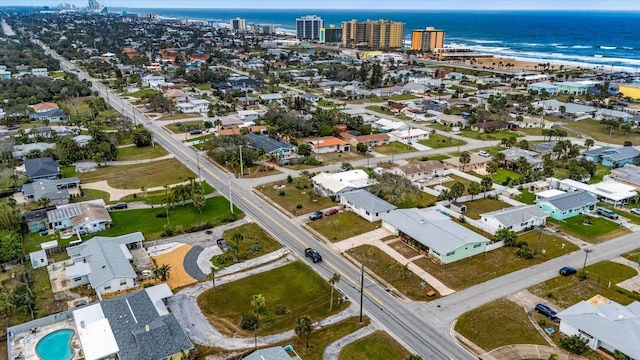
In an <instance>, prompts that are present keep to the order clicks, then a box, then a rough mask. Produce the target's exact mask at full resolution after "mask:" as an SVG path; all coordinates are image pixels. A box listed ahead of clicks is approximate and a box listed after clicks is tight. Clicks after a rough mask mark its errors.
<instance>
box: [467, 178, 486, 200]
mask: <svg viewBox="0 0 640 360" xmlns="http://www.w3.org/2000/svg"><path fill="white" fill-rule="evenodd" d="M467 192H468V193H469V195H471V201H473V197H474V196H476V195H478V194H480V193H481V192H482V186H481V185H480V184H478V183H477V182H475V181H472V182H471V184H469V187H468V188H467Z"/></svg>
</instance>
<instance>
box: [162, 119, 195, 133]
mask: <svg viewBox="0 0 640 360" xmlns="http://www.w3.org/2000/svg"><path fill="white" fill-rule="evenodd" d="M164 127H166V128H167V129H169V131H171V132H172V133H174V134H183V133H186V132H189V131H191V130H202V129H204V121H203V120H198V121H179V122H176V123H175V124H168V125H165V126H164Z"/></svg>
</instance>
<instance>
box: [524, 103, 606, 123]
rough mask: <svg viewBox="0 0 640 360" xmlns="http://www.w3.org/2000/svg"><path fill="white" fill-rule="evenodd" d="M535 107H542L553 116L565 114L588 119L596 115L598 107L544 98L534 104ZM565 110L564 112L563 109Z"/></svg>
mask: <svg viewBox="0 0 640 360" xmlns="http://www.w3.org/2000/svg"><path fill="white" fill-rule="evenodd" d="M532 105H533V106H535V107H538V108H542V110H543V111H544V113H545V114H548V115H553V116H561V115H563V114H566V115H570V116H571V117H574V118H576V119H586V118H590V117H594V116H595V114H596V112H597V111H598V109H596V108H594V107H592V106H585V105H580V104H575V103H567V102H562V101H558V100H556V99H550V100H542V101H538V102H535V103H533V104H532ZM561 110H563V111H564V113H563V112H562V111H561Z"/></svg>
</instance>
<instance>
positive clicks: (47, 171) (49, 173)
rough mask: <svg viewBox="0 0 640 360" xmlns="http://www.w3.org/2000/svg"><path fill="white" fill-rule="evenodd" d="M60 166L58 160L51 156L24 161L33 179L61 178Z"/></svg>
mask: <svg viewBox="0 0 640 360" xmlns="http://www.w3.org/2000/svg"><path fill="white" fill-rule="evenodd" d="M58 166H59V165H58V162H57V161H55V160H53V159H52V158H50V157H45V158H37V159H27V160H25V161H24V168H25V170H26V172H27V177H28V178H29V179H31V180H38V179H57V178H59V177H60V168H59V167H58Z"/></svg>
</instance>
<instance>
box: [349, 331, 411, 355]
mask: <svg viewBox="0 0 640 360" xmlns="http://www.w3.org/2000/svg"><path fill="white" fill-rule="evenodd" d="M408 356H409V352H408V351H407V349H405V348H404V347H403V346H402V345H400V344H399V343H398V342H397V341H396V340H395V339H394V338H392V337H391V336H389V334H387V333H386V332H384V331H376V332H374V333H373V334H371V335H368V336H365V337H364V338H362V339H359V340H356V341H354V342H352V343H351V344H348V345H346V346H345V347H344V348H343V349H342V351H341V352H340V356H339V357H338V359H339V360H405V359H406V358H407V357H408Z"/></svg>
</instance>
